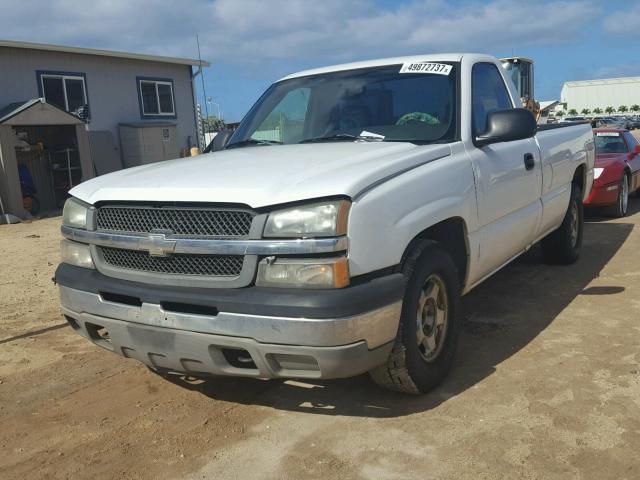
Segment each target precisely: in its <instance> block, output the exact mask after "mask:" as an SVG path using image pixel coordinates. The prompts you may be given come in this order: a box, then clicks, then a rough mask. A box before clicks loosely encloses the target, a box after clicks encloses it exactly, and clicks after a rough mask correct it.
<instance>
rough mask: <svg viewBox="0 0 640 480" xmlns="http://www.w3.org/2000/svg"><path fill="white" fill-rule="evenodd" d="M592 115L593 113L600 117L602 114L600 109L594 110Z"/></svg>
mask: <svg viewBox="0 0 640 480" xmlns="http://www.w3.org/2000/svg"><path fill="white" fill-rule="evenodd" d="M593 113H595V114H596V115H600V114H601V113H602V109H601V108H600V107H598V108H594V109H593Z"/></svg>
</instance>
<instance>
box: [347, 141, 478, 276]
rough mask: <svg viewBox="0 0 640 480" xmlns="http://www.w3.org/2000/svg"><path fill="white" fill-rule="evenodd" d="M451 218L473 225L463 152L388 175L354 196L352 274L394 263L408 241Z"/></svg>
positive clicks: (472, 199)
mask: <svg viewBox="0 0 640 480" xmlns="http://www.w3.org/2000/svg"><path fill="white" fill-rule="evenodd" d="M449 218H461V219H462V220H463V221H464V222H465V226H466V228H467V230H468V231H475V230H476V229H477V205H476V194H475V183H474V177H473V170H472V168H471V164H470V162H469V160H468V157H467V156H466V155H465V154H464V153H456V154H453V155H451V156H448V157H445V158H441V159H439V160H435V161H433V162H430V163H427V164H425V165H422V166H420V167H418V168H415V169H413V170H410V171H408V172H405V173H403V174H401V175H398V176H396V177H393V178H391V179H390V180H388V181H387V182H385V183H383V184H380V185H378V186H376V187H375V188H373V189H371V190H370V191H368V192H367V193H366V194H365V195H363V196H362V197H360V198H357V199H355V200H354V203H353V205H352V208H351V213H350V216H349V268H350V272H351V274H352V275H353V276H356V275H362V274H365V273H368V272H372V271H375V270H380V269H383V268H387V267H391V266H395V265H398V264H399V263H400V261H401V259H402V256H403V254H404V252H405V250H406V248H407V246H408V245H409V244H410V243H411V241H412V240H413V239H414V238H415V237H416V236H417V235H418V234H419V233H420V232H422V231H424V230H425V229H427V228H429V227H430V226H432V225H435V224H437V223H439V222H441V221H443V220H447V219H449Z"/></svg>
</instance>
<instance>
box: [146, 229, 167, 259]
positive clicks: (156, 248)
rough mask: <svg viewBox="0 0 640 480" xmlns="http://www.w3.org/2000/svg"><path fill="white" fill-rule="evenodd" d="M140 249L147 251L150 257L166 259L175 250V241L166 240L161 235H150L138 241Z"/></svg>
mask: <svg viewBox="0 0 640 480" xmlns="http://www.w3.org/2000/svg"><path fill="white" fill-rule="evenodd" d="M140 249H141V250H146V251H148V252H149V255H151V256H152V257H166V256H167V254H169V253H173V251H174V250H175V249H176V241H175V240H167V237H166V236H165V235H164V234H163V233H150V234H149V236H148V237H146V238H143V239H141V240H140Z"/></svg>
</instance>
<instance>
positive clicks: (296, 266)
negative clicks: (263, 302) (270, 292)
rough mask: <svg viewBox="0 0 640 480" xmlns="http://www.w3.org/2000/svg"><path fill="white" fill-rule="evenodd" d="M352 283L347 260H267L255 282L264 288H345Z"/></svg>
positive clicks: (263, 261)
mask: <svg viewBox="0 0 640 480" xmlns="http://www.w3.org/2000/svg"><path fill="white" fill-rule="evenodd" d="M349 283H350V280H349V262H348V260H347V257H338V258H291V259H278V260H274V259H273V258H270V259H265V260H262V261H261V262H260V263H259V264H258V277H257V279H256V285H258V286H261V287H295V288H342V287H346V286H348V285H349Z"/></svg>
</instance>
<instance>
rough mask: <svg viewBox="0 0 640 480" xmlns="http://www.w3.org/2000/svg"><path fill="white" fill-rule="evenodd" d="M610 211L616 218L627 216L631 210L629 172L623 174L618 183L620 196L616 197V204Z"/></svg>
mask: <svg viewBox="0 0 640 480" xmlns="http://www.w3.org/2000/svg"><path fill="white" fill-rule="evenodd" d="M610 212H611V216H612V217H615V218H622V217H626V216H627V213H628V212H629V175H628V174H627V172H624V173H623V174H622V178H621V179H620V183H619V184H618V198H616V204H615V205H614V206H613V207H611V210H610Z"/></svg>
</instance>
